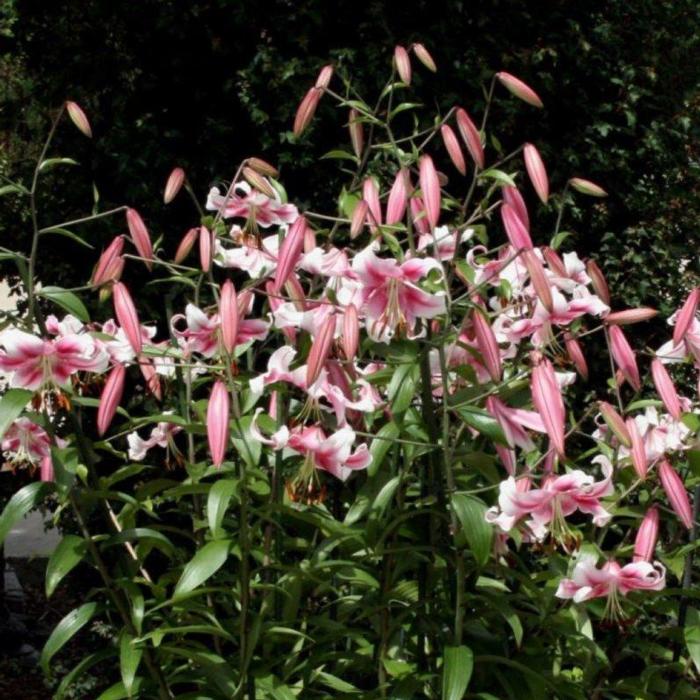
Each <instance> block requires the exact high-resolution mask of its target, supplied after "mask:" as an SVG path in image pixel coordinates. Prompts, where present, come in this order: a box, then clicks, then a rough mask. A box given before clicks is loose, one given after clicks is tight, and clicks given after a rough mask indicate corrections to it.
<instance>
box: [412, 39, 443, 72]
mask: <svg viewBox="0 0 700 700" xmlns="http://www.w3.org/2000/svg"><path fill="white" fill-rule="evenodd" d="M413 53H414V54H416V58H417V59H418V60H419V61H420V62H421V63H422V64H423V65H424V66H425V67H426V68H427V69H428V70H429V71H431V72H433V73H437V66H436V65H435V61H434V60H433V57H432V56H431V55H430V52H429V51H428V49H426V48H425V46H424V45H423V44H413Z"/></svg>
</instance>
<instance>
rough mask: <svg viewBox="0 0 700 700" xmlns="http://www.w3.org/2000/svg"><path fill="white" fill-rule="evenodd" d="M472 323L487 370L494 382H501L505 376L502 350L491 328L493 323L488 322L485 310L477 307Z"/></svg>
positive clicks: (473, 312)
mask: <svg viewBox="0 0 700 700" xmlns="http://www.w3.org/2000/svg"><path fill="white" fill-rule="evenodd" d="M472 325H473V326H474V337H475V339H476V345H477V347H478V348H479V353H480V354H481V359H482V361H483V363H484V367H486V370H487V371H488V373H489V375H490V376H491V379H493V381H494V382H500V381H501V377H502V376H503V367H502V365H501V351H500V349H499V347H498V341H497V340H496V335H495V334H494V332H493V329H492V328H491V324H490V323H489V322H488V319H487V318H486V316H484V314H483V312H482V311H481V310H479V309H476V308H475V309H474V311H472Z"/></svg>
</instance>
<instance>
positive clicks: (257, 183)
mask: <svg viewBox="0 0 700 700" xmlns="http://www.w3.org/2000/svg"><path fill="white" fill-rule="evenodd" d="M241 175H243V178H244V179H245V181H246V182H247V183H248V184H249V185H251V186H252V187H254V188H255V189H256V190H258V191H259V192H262V193H263V194H264V195H267V196H268V197H270V198H272V199H274V197H275V190H274V189H272V185H270V183H269V182H268V181H267V180H266V179H265V178H264V177H263V176H262V175H261V174H260V173H259V172H258V171H257V170H254V169H253V168H251V167H249V166H243V169H242V170H241Z"/></svg>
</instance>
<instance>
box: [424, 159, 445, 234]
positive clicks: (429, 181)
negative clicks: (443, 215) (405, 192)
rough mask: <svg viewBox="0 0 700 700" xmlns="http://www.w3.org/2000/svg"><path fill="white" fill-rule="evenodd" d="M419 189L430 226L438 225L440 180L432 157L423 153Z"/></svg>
mask: <svg viewBox="0 0 700 700" xmlns="http://www.w3.org/2000/svg"><path fill="white" fill-rule="evenodd" d="M419 167H420V189H421V193H422V194H423V203H424V204H425V211H426V214H427V216H428V223H429V224H430V227H431V228H435V227H436V226H437V225H438V221H439V219H440V202H441V195H440V181H439V180H438V175H437V171H436V170H435V165H434V164H433V159H432V158H431V157H430V156H428V155H424V156H421V159H420V166H419Z"/></svg>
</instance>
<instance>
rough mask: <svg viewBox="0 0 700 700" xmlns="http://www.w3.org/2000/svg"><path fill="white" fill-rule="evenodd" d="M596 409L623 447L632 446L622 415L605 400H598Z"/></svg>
mask: <svg viewBox="0 0 700 700" xmlns="http://www.w3.org/2000/svg"><path fill="white" fill-rule="evenodd" d="M598 410H600V415H602V416H603V419H604V420H605V422H606V423H607V425H608V428H610V430H612V431H613V433H614V434H615V437H616V438H617V439H618V440H619V441H620V442H621V443H622V444H623V445H624V446H625V447H627V448H630V447H632V439H631V437H630V434H629V431H628V430H627V425H626V424H625V421H624V419H623V418H622V416H621V415H620V414H619V413H618V412H617V411H616V410H615V409H614V408H613V407H612V406H611V405H610V404H609V403H608V402H607V401H600V402H598Z"/></svg>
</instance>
